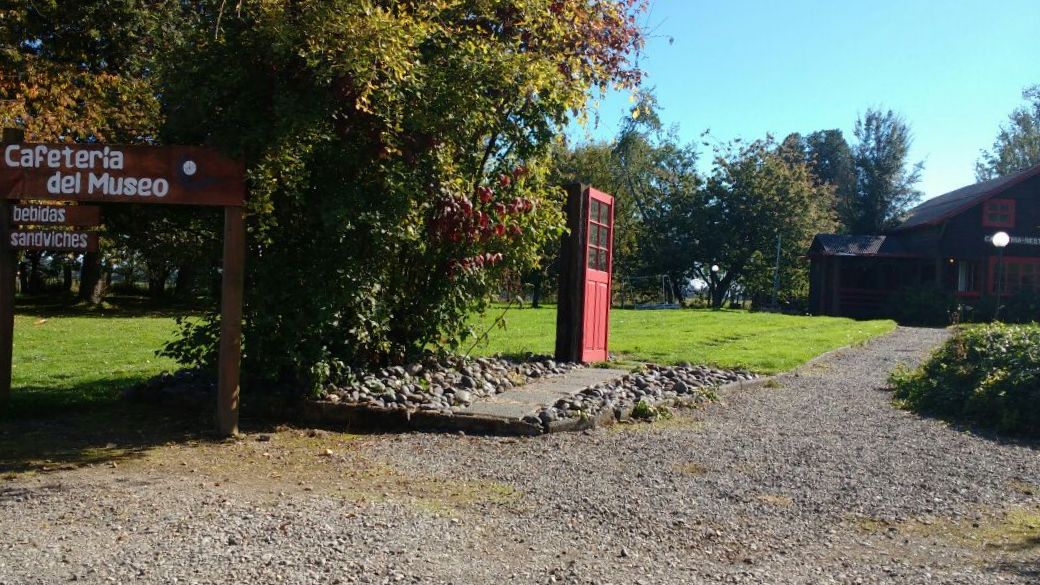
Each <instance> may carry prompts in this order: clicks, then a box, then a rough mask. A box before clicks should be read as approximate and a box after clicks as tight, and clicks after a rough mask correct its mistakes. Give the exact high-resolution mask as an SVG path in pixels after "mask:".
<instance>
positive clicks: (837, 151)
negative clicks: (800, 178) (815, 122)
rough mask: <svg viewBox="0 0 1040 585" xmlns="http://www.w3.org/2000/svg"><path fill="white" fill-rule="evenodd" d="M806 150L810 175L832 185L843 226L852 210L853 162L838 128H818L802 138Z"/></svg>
mask: <svg viewBox="0 0 1040 585" xmlns="http://www.w3.org/2000/svg"><path fill="white" fill-rule="evenodd" d="M805 152H806V156H807V159H808V161H809V164H810V166H811V167H812V171H813V176H815V177H816V180H817V181H819V182H820V183H822V184H824V185H831V186H833V187H834V198H835V203H836V205H837V212H838V218H839V219H840V220H842V223H843V226H844V225H845V223H846V222H847V221H848V218H849V217H850V216H851V214H852V213H854V211H853V209H851V206H852V205H853V202H854V201H855V194H856V161H855V160H854V158H853V153H852V148H851V147H850V146H849V143H848V142H847V141H846V140H845V136H844V135H843V134H842V132H841V130H820V131H817V132H813V133H812V134H810V135H808V136H806V137H805Z"/></svg>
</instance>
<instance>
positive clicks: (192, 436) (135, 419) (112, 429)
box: [0, 403, 274, 476]
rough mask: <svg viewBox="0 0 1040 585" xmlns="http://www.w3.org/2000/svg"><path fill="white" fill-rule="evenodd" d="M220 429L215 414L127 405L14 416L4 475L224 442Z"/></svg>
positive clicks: (0, 455)
mask: <svg viewBox="0 0 1040 585" xmlns="http://www.w3.org/2000/svg"><path fill="white" fill-rule="evenodd" d="M242 423H243V424H242V426H243V427H244V428H243V430H248V431H250V432H265V431H268V430H270V429H273V428H274V425H273V424H270V423H268V422H266V421H251V420H243V421H242ZM214 428H215V423H214V416H213V415H212V414H210V413H206V414H200V413H197V412H190V411H182V412H176V411H174V412H170V411H169V410H168V409H165V410H164V409H162V408H160V407H152V406H143V405H135V404H123V403H114V404H105V405H99V406H96V407H93V408H88V409H84V410H83V411H79V412H75V413H68V412H63V413H55V414H54V416H50V417H39V416H33V417H31V418H15V417H11V416H8V417H5V418H3V419H0V475H8V476H9V475H12V474H18V473H25V472H34V471H36V472H47V471H56V470H61V469H71V468H75V467H79V466H83V465H96V464H104V463H115V462H118V461H121V460H125V459H129V458H135V457H139V456H141V455H143V454H144V453H146V452H148V451H149V450H151V449H154V448H155V447H159V446H162V445H169V444H174V443H182V442H188V441H195V442H219V441H220V438H219V437H217V436H216V434H215V433H214Z"/></svg>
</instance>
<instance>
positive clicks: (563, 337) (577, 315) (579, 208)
mask: <svg viewBox="0 0 1040 585" xmlns="http://www.w3.org/2000/svg"><path fill="white" fill-rule="evenodd" d="M565 189H566V190H567V208H566V212H567V227H568V228H569V229H568V231H567V232H566V233H565V234H564V235H563V238H562V239H561V241H560V275H559V284H558V287H559V289H558V293H557V301H556V359H557V360H559V361H564V362H580V361H581V349H582V348H581V335H582V327H583V326H584V322H583V320H582V316H583V315H584V305H585V292H584V291H585V283H584V282H583V277H584V275H585V263H584V258H585V256H584V254H585V242H586V241H587V234H586V233H585V232H586V224H585V199H586V195H585V194H586V192H587V191H588V186H587V185H581V184H578V183H572V184H570V185H567V186H566V187H565Z"/></svg>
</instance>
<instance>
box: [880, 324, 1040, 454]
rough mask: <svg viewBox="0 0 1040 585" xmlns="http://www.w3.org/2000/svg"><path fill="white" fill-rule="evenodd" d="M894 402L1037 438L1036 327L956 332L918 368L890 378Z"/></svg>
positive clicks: (1039, 362) (1039, 371)
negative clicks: (893, 390)
mask: <svg viewBox="0 0 1040 585" xmlns="http://www.w3.org/2000/svg"><path fill="white" fill-rule="evenodd" d="M892 384H893V386H894V388H895V400H896V404H897V405H898V406H900V407H903V408H906V409H909V410H913V411H915V412H920V413H922V414H927V415H932V416H938V417H942V418H949V419H953V420H958V421H964V422H969V423H974V424H979V425H982V426H984V427H988V428H993V429H996V430H998V431H1001V432H1006V433H1012V434H1020V435H1028V436H1034V437H1040V325H1037V324H1035V323H1034V324H1032V325H1004V324H1000V323H996V324H991V325H980V326H973V327H964V328H960V329H959V330H958V331H957V333H956V334H955V335H954V337H953V338H952V339H950V340H949V341H948V342H947V343H946V344H945V345H943V346H942V347H941V348H939V349H938V350H937V351H936V352H935V353H934V354H933V355H932V356H931V358H930V359H929V360H928V361H926V362H925V363H924V364H922V365H921V366H920V367H919V368H917V369H914V370H910V369H906V368H902V369H900V370H897V371H896V372H895V373H894V374H893V375H892Z"/></svg>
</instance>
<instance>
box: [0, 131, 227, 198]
mask: <svg viewBox="0 0 1040 585" xmlns="http://www.w3.org/2000/svg"><path fill="white" fill-rule="evenodd" d="M244 177H245V168H244V166H243V163H242V162H240V161H235V160H232V159H229V158H227V157H224V156H222V155H221V154H220V153H218V152H216V151H214V150H212V149H209V148H204V147H197V146H113V145H94V144H91V145H86V144H19V143H12V144H4V145H3V152H0V197H2V198H5V199H34V200H52V201H98V202H105V203H109V202H123V203H165V204H183V205H217V206H241V205H242V204H243V203H244V201H245V180H244Z"/></svg>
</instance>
